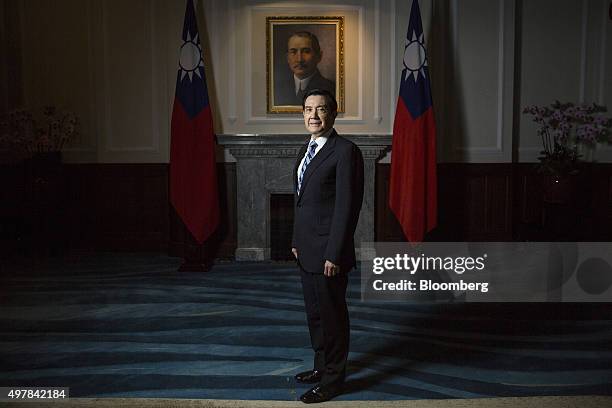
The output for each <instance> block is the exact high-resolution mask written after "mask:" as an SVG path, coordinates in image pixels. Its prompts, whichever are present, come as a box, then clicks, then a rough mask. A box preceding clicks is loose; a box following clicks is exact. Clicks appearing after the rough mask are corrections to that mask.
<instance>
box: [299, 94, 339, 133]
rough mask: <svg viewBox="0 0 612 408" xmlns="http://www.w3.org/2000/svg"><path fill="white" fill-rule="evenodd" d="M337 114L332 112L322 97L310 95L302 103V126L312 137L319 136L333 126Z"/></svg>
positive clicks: (325, 99)
mask: <svg viewBox="0 0 612 408" xmlns="http://www.w3.org/2000/svg"><path fill="white" fill-rule="evenodd" d="M336 114H337V112H332V111H331V109H330V108H329V106H328V105H327V98H325V96H323V95H310V96H309V97H308V98H306V101H305V103H304V125H305V126H306V130H308V132H309V133H310V134H312V135H314V136H320V135H322V134H323V133H325V132H327V131H328V130H329V129H331V128H332V127H333V126H334V121H335V120H336Z"/></svg>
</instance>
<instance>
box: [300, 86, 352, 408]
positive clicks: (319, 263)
mask: <svg viewBox="0 0 612 408" xmlns="http://www.w3.org/2000/svg"><path fill="white" fill-rule="evenodd" d="M302 108H303V113H304V123H305V125H306V129H307V130H308V132H309V133H310V135H311V136H310V138H309V140H308V143H307V144H306V145H304V147H303V148H302V149H301V151H300V153H299V154H298V160H297V162H296V164H295V168H294V187H295V195H294V197H295V207H294V208H295V218H294V225H293V239H292V252H293V255H294V256H295V258H296V260H297V263H298V265H299V268H300V274H301V278H302V289H303V292H304V304H305V306H306V315H307V321H308V329H309V331H310V341H311V344H312V348H313V350H314V352H315V355H314V367H313V369H312V370H309V371H306V372H303V373H299V374H297V375H296V376H295V378H296V380H298V381H300V382H303V383H313V384H314V383H319V384H318V385H317V386H315V387H313V388H312V389H310V390H309V391H307V392H306V393H305V394H304V395H302V396H301V397H300V399H301V400H302V401H303V402H305V403H315V402H323V401H328V400H330V399H331V398H333V397H335V396H336V395H338V394H340V393H341V392H342V385H343V383H344V377H345V373H346V360H347V357H348V350H349V316H348V309H347V306H346V287H347V282H348V272H349V270H350V269H351V268H353V267H354V266H355V265H356V259H355V244H354V239H353V236H354V234H355V228H356V226H357V220H358V219H359V211H360V210H361V202H362V199H363V156H362V155H361V151H360V150H359V148H358V147H357V146H356V145H355V144H354V143H353V142H351V141H349V140H347V139H345V138H343V137H341V136H339V135H338V134H337V133H336V131H335V130H334V128H333V125H334V121H335V119H336V115H337V110H338V105H337V103H336V100H335V98H334V96H333V95H332V94H331V93H330V92H328V91H325V90H320V89H316V90H312V91H310V92H308V93H307V94H306V95H305V98H304V100H303V102H302Z"/></svg>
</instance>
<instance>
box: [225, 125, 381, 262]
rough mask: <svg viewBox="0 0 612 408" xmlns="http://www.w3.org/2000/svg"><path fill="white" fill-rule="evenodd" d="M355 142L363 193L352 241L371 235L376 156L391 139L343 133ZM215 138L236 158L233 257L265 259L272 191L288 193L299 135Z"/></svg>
mask: <svg viewBox="0 0 612 408" xmlns="http://www.w3.org/2000/svg"><path fill="white" fill-rule="evenodd" d="M343 136H345V137H347V138H348V139H350V140H352V141H353V142H354V143H356V144H357V145H358V146H359V148H360V149H361V152H362V153H363V159H364V183H365V184H364V198H363V205H362V209H361V214H360V216H359V223H358V225H357V231H356V232H355V245H357V247H359V245H360V243H361V242H372V241H374V188H375V170H376V162H377V161H378V160H379V159H380V158H381V156H382V155H384V153H385V151H386V150H387V148H388V147H389V146H390V144H391V136H389V135H343ZM218 141H219V144H221V145H222V146H223V147H224V148H226V149H228V150H229V152H230V153H231V154H232V156H234V157H235V159H236V179H237V186H236V188H237V200H238V202H237V211H238V214H237V218H238V231H237V233H238V237H237V239H238V247H237V249H236V254H235V255H236V260H237V261H263V260H269V259H270V252H271V251H270V241H271V239H270V234H271V228H270V224H271V219H270V218H271V214H270V199H271V197H272V195H273V194H293V175H292V171H293V166H294V164H295V160H296V158H297V155H298V151H299V150H300V147H301V146H302V145H303V144H304V143H305V141H306V136H304V135H248V136H238V135H219V136H218Z"/></svg>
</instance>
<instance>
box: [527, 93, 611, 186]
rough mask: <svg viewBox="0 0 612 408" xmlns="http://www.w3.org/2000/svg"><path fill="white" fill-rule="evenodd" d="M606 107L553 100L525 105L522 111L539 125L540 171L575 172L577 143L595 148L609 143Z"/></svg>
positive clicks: (577, 154) (553, 173) (579, 156)
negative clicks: (547, 102)
mask: <svg viewBox="0 0 612 408" xmlns="http://www.w3.org/2000/svg"><path fill="white" fill-rule="evenodd" d="M606 111H607V109H606V107H605V106H601V105H597V104H592V105H575V104H573V103H561V102H559V101H556V102H555V103H553V104H551V105H550V106H528V107H526V108H525V109H524V110H523V113H527V114H530V115H532V116H533V121H534V122H536V123H537V124H538V125H539V129H538V135H539V136H540V137H541V138H542V146H543V148H544V150H542V151H541V152H540V154H541V156H540V157H539V160H540V163H541V166H540V170H541V171H542V172H543V173H545V174H548V175H551V176H566V175H571V174H576V173H577V172H578V163H579V162H580V158H581V154H580V151H579V148H580V146H586V147H589V148H595V147H596V146H597V143H610V141H611V139H610V129H611V128H612V119H610V118H607V117H605V116H604V115H603V114H604V112H606Z"/></svg>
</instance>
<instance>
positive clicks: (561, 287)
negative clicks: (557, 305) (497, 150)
mask: <svg viewBox="0 0 612 408" xmlns="http://www.w3.org/2000/svg"><path fill="white" fill-rule="evenodd" d="M361 257H362V261H361V298H362V300H364V301H408V302H436V303H437V302H612V243H610V242H429V243H420V244H416V245H415V244H410V243H362V246H361Z"/></svg>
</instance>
